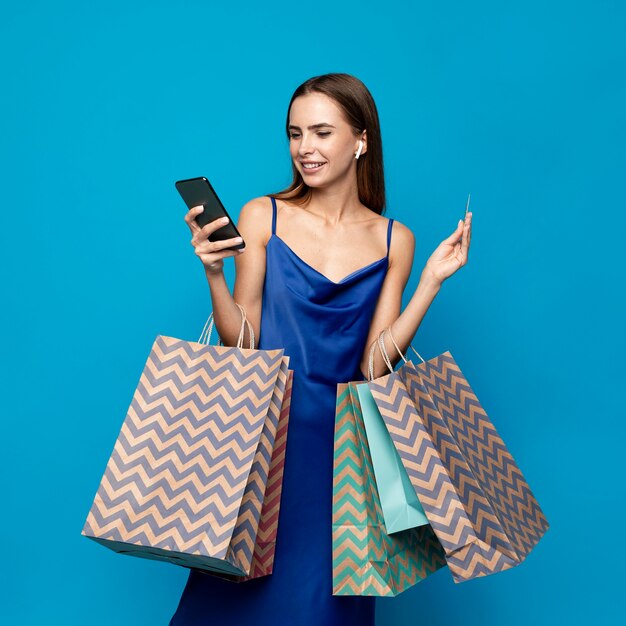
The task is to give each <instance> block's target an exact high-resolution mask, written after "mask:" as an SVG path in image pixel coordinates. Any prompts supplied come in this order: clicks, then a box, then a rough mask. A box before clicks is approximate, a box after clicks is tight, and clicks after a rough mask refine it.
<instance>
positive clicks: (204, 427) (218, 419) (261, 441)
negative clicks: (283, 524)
mask: <svg viewBox="0 0 626 626" xmlns="http://www.w3.org/2000/svg"><path fill="white" fill-rule="evenodd" d="M240 310H241V313H242V325H241V331H240V334H239V340H238V343H237V346H235V347H229V346H222V345H217V346H212V345H209V342H210V335H211V331H212V328H213V319H212V314H211V316H210V317H209V320H207V324H205V327H204V329H203V331H202V334H201V335H200V339H199V340H198V341H197V342H189V341H184V340H181V339H177V338H174V337H168V336H164V335H158V336H157V337H156V339H155V341H154V343H153V346H152V349H151V352H150V354H149V356H148V360H147V362H146V364H145V367H144V370H143V372H142V374H141V377H140V380H139V384H138V386H137V388H136V390H135V393H134V395H133V399H132V402H131V404H130V407H129V409H128V412H127V415H126V418H125V420H124V423H123V424H122V428H121V430H120V433H119V436H118V438H117V441H116V443H115V446H114V449H113V453H112V454H111V457H110V459H109V462H108V464H107V467H106V470H105V473H104V475H103V477H102V480H101V483H100V486H99V488H98V491H97V493H96V496H95V499H94V502H93V505H92V507H91V510H90V511H89V514H88V516H87V520H86V522H85V524H84V527H83V530H82V534H83V535H85V536H86V537H88V538H90V539H93V540H94V541H96V542H98V543H101V544H102V545H104V546H106V547H108V548H110V549H112V550H114V551H116V552H119V553H123V554H129V555H133V556H139V557H143V558H149V559H157V560H163V561H168V562H171V563H174V564H177V565H181V566H184V567H188V568H194V569H200V570H205V571H211V572H218V573H223V574H228V575H234V576H244V577H248V576H251V575H252V576H256V575H263V574H259V572H260V571H267V568H265V570H263V568H259V567H257V569H256V570H253V569H252V568H253V561H254V557H255V554H256V555H257V556H258V557H259V558H261V559H263V555H264V554H267V552H268V550H269V551H270V552H271V546H268V545H267V543H266V544H265V546H261V545H260V546H259V547H258V548H257V543H256V542H257V538H258V530H259V523H260V517H261V511H262V508H263V506H264V503H265V495H266V487H267V484H268V473H269V470H270V469H271V467H270V460H271V459H273V451H274V446H275V440H276V436H277V431H278V430H279V421H280V419H281V417H283V418H284V417H288V411H287V409H286V408H285V410H284V411H281V409H283V401H284V400H285V394H286V391H287V390H288V384H290V377H291V375H292V372H291V371H290V370H289V369H288V365H289V357H287V356H285V354H284V351H283V350H257V349H254V336H253V331H252V326H251V325H250V324H249V322H248V321H247V320H246V316H245V311H244V310H243V308H242V307H240ZM245 324H248V328H249V330H250V347H249V348H243V347H242V346H243V337H244V326H245ZM207 327H208V333H207ZM205 341H206V343H205ZM220 343H221V342H220ZM286 407H288V402H287V404H286ZM281 436H282V437H283V444H284V437H285V432H284V430H283V431H281ZM279 457H280V454H279V456H278V457H277V458H279ZM279 474H280V478H281V479H282V473H281V472H279ZM276 490H277V486H276V485H274V487H273V489H272V490H271V491H270V493H268V496H270V497H271V498H272V503H273V504H272V505H271V506H270V505H269V502H270V501H269V500H268V506H270V508H271V507H272V506H273V510H274V512H277V502H276ZM268 510H269V509H268ZM265 523H266V524H268V523H269V524H270V525H271V522H270V521H269V518H268V519H267V520H266V522H265ZM269 536H271V533H270V534H269ZM263 551H264V552H263ZM271 558H272V559H273V555H272V557H271Z"/></svg>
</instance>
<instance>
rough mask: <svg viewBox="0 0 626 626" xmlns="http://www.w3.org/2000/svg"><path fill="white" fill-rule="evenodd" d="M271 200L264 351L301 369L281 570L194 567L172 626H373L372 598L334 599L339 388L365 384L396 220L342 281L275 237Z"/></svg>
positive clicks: (288, 460)
mask: <svg viewBox="0 0 626 626" xmlns="http://www.w3.org/2000/svg"><path fill="white" fill-rule="evenodd" d="M271 202H272V211H273V215H272V236H271V238H270V240H269V242H268V244H267V248H266V263H267V265H266V274H265V284H264V287H263V306H262V314H261V334H260V337H259V345H258V347H259V348H264V349H274V348H284V349H285V352H286V354H287V355H289V356H290V357H291V360H290V368H291V369H293V370H294V377H293V388H292V398H291V409H290V419H289V429H288V433H287V449H286V457H285V472H284V478H283V491H282V496H281V506H280V516H279V522H278V535H277V539H276V555H275V561H274V571H273V573H272V574H271V575H269V576H265V577H263V578H258V579H254V580H250V581H246V582H243V583H236V582H230V581H227V580H223V579H220V578H217V577H214V576H210V575H206V574H203V573H201V572H197V571H195V570H191V571H190V573H189V578H188V580H187V584H186V586H185V589H184V591H183V593H182V596H181V598H180V602H179V605H178V608H177V610H176V612H175V614H174V616H173V617H172V620H171V622H170V626H200V625H209V624H211V625H213V624H220V625H223V624H232V625H233V626H373V624H374V609H375V598H374V597H368V596H333V595H332V519H331V517H332V477H333V435H334V421H335V400H336V393H337V383H338V382H347V381H351V380H363V375H362V373H361V371H360V367H359V365H360V360H361V356H362V354H363V350H364V349H365V342H366V341H367V336H368V333H369V328H370V322H371V319H372V316H373V314H374V309H375V306H376V303H377V301H378V296H379V294H380V290H381V287H382V284H383V281H384V279H385V276H386V273H387V268H388V265H389V243H390V241H391V228H392V223H393V220H391V219H390V220H389V222H388V227H387V255H386V256H385V257H383V258H381V259H378V260H377V261H374V262H373V263H370V264H369V265H366V266H365V267H362V268H361V269H358V270H356V271H355V272H353V273H352V274H350V275H348V276H346V277H345V278H343V279H342V280H340V281H339V282H334V281H332V280H330V279H329V278H327V277H326V276H324V275H323V274H321V273H320V272H318V271H317V270H315V269H313V268H312V267H311V266H310V265H309V264H308V263H306V262H305V261H303V260H302V259H301V258H300V257H299V256H298V255H297V254H296V253H295V252H294V251H293V250H292V249H291V248H290V247H289V246H288V245H287V244H286V243H285V242H284V241H283V240H282V239H281V238H280V237H279V236H278V235H277V234H276V202H275V200H274V198H271ZM268 208H269V207H268Z"/></svg>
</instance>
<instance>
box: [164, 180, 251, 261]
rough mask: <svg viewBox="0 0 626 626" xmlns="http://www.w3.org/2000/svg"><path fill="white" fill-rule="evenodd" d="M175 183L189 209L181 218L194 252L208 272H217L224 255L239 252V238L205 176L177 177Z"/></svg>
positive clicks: (242, 242) (243, 243) (241, 244)
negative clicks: (178, 178) (190, 236)
mask: <svg viewBox="0 0 626 626" xmlns="http://www.w3.org/2000/svg"><path fill="white" fill-rule="evenodd" d="M175 185H176V189H177V190H178V192H179V193H180V195H181V196H182V198H183V200H184V201H185V204H186V205H187V207H188V208H189V211H188V212H187V215H185V221H186V222H187V225H188V226H189V229H190V230H191V233H192V234H193V237H192V240H191V244H192V245H193V247H194V251H195V253H196V255H197V256H199V257H200V259H201V261H202V263H203V265H204V266H205V268H206V270H207V271H208V272H211V273H217V272H218V271H221V270H222V267H223V259H224V258H226V257H228V256H236V255H239V254H241V253H242V252H243V248H244V247H245V242H244V241H243V238H242V237H241V235H240V234H239V231H238V230H237V228H236V226H235V225H234V224H233V222H232V220H231V219H230V216H229V215H228V213H227V212H226V209H225V208H224V205H223V204H222V203H221V201H220V199H219V198H218V196H217V194H216V193H215V191H214V189H213V187H212V186H211V184H210V183H209V181H208V180H207V179H206V178H204V177H203V176H202V177H198V178H189V179H185V180H179V181H177V182H176V183H175Z"/></svg>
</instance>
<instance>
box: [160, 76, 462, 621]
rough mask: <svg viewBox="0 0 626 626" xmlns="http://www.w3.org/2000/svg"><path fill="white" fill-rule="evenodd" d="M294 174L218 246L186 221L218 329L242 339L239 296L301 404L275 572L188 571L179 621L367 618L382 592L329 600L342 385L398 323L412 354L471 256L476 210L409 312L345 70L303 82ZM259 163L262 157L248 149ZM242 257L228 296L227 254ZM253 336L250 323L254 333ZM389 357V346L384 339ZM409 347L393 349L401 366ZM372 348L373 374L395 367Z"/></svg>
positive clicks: (377, 144) (363, 120)
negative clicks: (277, 353) (251, 576)
mask: <svg viewBox="0 0 626 626" xmlns="http://www.w3.org/2000/svg"><path fill="white" fill-rule="evenodd" d="M287 136H288V138H289V146H290V153H291V158H292V168H293V182H292V184H291V185H290V187H289V188H288V189H286V190H284V191H282V192H280V193H276V194H272V195H270V197H267V196H263V197H260V198H255V199H253V200H251V201H250V202H248V203H247V204H246V205H245V206H244V207H243V208H242V210H241V213H240V217H239V222H238V224H237V227H238V229H239V231H240V232H241V234H242V236H243V238H244V241H245V242H246V247H245V249H242V250H239V251H233V250H227V248H228V247H229V246H232V245H233V244H235V243H237V242H238V240H237V239H229V240H225V241H221V242H214V243H213V242H209V241H208V237H209V235H210V234H211V233H212V232H214V231H215V230H216V229H217V228H220V227H221V226H223V223H215V222H214V223H212V224H208V225H206V226H205V227H204V228H202V229H200V228H199V227H198V225H197V224H196V222H195V221H194V220H195V217H196V216H197V215H198V213H199V212H200V211H201V209H202V207H194V208H192V209H190V210H189V212H188V213H187V215H186V217H185V220H186V222H187V224H188V225H189V228H190V229H191V232H192V234H193V237H192V240H191V243H192V245H193V246H194V249H195V253H196V255H198V257H199V258H200V260H201V261H202V263H203V265H204V267H205V272H206V276H207V280H208V283H209V288H210V291H211V300H212V303H213V314H214V319H215V324H216V327H217V330H218V332H219V336H220V337H221V338H222V340H223V342H224V344H225V345H235V344H236V342H237V338H238V335H239V330H240V323H241V314H240V310H239V308H238V306H237V304H236V303H238V304H240V305H242V306H243V307H244V309H245V311H246V314H247V317H248V319H249V320H250V322H251V323H252V327H253V331H254V333H255V336H256V337H257V340H258V347H259V348H263V349H273V348H284V349H285V352H286V354H287V355H288V356H290V357H291V361H290V368H292V369H293V370H294V379H293V389H292V398H291V413H290V419H289V430H288V435H287V451H286V459H285V470H284V479H283V492H282V497H281V509H280V519H279V524H278V536H277V541H276V555H275V562H274V571H273V574H271V575H270V576H266V577H263V578H259V579H255V580H251V581H246V582H244V583H233V582H229V581H226V580H223V579H220V578H217V577H214V576H210V575H207V574H203V573H201V572H198V571H195V570H192V571H191V572H190V574H189V579H188V581H187V585H186V587H185V590H184V592H183V594H182V597H181V599H180V603H179V606H178V609H177V611H176V613H175V615H174V617H173V618H172V621H171V622H170V623H171V624H172V625H173V626H178V625H184V626H186V625H197V624H225V623H231V624H236V625H237V626H253V625H254V626H262V625H265V624H267V625H270V624H271V625H272V626H291V625H309V624H310V625H313V624H314V625H316V626H318V625H323V626H335V625H337V626H339V625H340V624H341V626H350V625H355V626H357V625H358V626H368V625H371V624H373V623H374V598H373V597H364V596H333V595H332V542H331V533H332V528H331V503H332V465H333V432H334V416H335V399H336V385H337V383H338V382H346V381H349V380H363V379H364V378H365V377H366V374H367V372H368V364H367V359H368V353H369V347H370V346H371V345H372V342H374V341H375V340H376V338H377V337H378V335H379V333H380V332H381V331H382V330H383V329H386V328H389V327H390V328H391V332H392V334H393V337H394V339H395V341H396V343H397V344H398V346H399V347H400V349H403V350H405V349H406V348H407V347H408V345H409V343H410V341H411V340H412V338H413V336H414V335H415V332H416V331H417V328H418V327H419V325H420V323H421V321H422V319H423V317H424V315H425V313H426V311H427V310H428V307H429V306H430V304H431V302H432V301H433V299H434V298H435V296H436V294H437V292H438V291H439V289H440V288H441V284H442V283H443V281H444V280H446V279H447V278H449V277H450V276H451V275H452V274H453V273H454V272H456V271H457V270H458V269H459V268H460V267H462V266H463V265H465V264H466V263H467V257H468V251H469V245H470V236H471V219H472V214H471V213H468V214H467V217H466V219H465V222H463V220H460V221H459V224H458V225H457V228H456V230H455V231H454V232H453V233H452V234H451V235H450V236H449V237H448V238H447V239H445V240H444V241H443V242H442V243H441V244H440V245H439V246H438V247H437V249H436V250H435V251H434V252H433V254H432V255H431V256H430V258H429V259H428V262H427V263H426V266H425V267H424V269H423V271H422V274H421V278H420V282H419V285H418V287H417V289H416V291H415V293H414V295H413V297H412V298H411V300H410V302H409V304H408V305H407V307H406V308H405V309H404V311H402V312H401V300H402V293H403V291H404V288H405V286H406V283H407V281H408V278H409V275H410V272H411V267H412V262H413V252H414V246H415V238H414V236H413V234H412V232H411V231H410V230H409V229H408V228H407V227H406V226H404V225H402V224H400V223H399V222H394V221H393V220H389V219H387V218H385V217H383V216H382V213H383V210H384V207H385V188H384V176H383V159H382V142H381V134H380V127H379V122H378V114H377V111H376V106H375V104H374V101H373V99H372V97H371V94H370V93H369V91H368V90H367V88H366V87H365V85H364V84H363V83H362V82H361V81H360V80H358V79H357V78H355V77H353V76H350V75H348V74H326V75H323V76H316V77H314V78H311V79H309V80H307V81H306V82H305V83H303V84H302V85H300V87H298V88H297V89H296V91H295V93H294V94H293V96H292V99H291V102H290V104H289V108H288V111H287ZM252 158H254V157H252ZM229 256H235V257H236V258H235V265H236V281H235V288H234V294H233V295H231V294H230V291H229V289H228V286H227V284H226V281H225V279H224V274H223V260H224V258H226V257H229ZM245 340H246V342H247V341H248V331H247V330H246V337H245ZM385 345H386V346H387V352H388V353H389V354H390V355H391V354H394V349H393V345H392V344H391V341H390V339H389V338H388V337H385ZM398 358H399V355H397V354H395V358H394V362H396V361H397V359H398ZM386 369H387V368H386V366H385V364H384V361H383V359H382V356H381V355H380V354H379V353H378V352H376V355H375V359H374V376H375V377H378V376H381V375H383V374H384V373H386Z"/></svg>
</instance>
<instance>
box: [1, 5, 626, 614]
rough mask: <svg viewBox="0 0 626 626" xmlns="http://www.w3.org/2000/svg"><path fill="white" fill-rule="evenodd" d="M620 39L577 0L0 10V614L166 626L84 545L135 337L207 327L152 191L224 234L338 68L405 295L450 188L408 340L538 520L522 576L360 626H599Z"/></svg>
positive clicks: (613, 603)
mask: <svg viewBox="0 0 626 626" xmlns="http://www.w3.org/2000/svg"><path fill="white" fill-rule="evenodd" d="M222 4H225V3H222ZM625 31H626V10H625V8H624V5H623V3H618V2H601V1H598V0H596V1H594V2H591V1H590V0H586V1H581V2H577V3H573V4H572V3H568V2H545V1H542V2H539V1H537V0H531V1H527V2H524V3H516V4H515V5H511V6H506V5H503V4H502V3H498V2H483V3H480V2H479V3H466V2H439V3H425V2H418V3H413V4H411V5H409V4H408V3H407V4H404V3H393V2H391V3H388V2H387V3H381V4H377V3H371V2H356V1H354V0H351V1H349V2H346V3H336V2H327V1H326V0H320V1H318V2H315V3H306V4H303V5H301V4H297V3H292V2H275V3H269V2H268V3H256V2H250V3H238V4H235V5H233V6H232V7H231V8H226V7H225V6H216V3H207V2H191V1H187V2H178V3H170V2H162V1H159V2H123V3H122V2H109V3H105V4H101V5H98V4H96V5H94V4H86V3H81V2H67V1H59V2H55V3H44V2H29V3H22V4H18V3H14V4H13V6H11V7H5V8H4V10H3V16H2V21H1V23H0V53H1V58H2V74H1V77H2V78H1V80H2V96H1V116H0V132H1V137H2V140H1V146H2V148H1V161H0V168H1V169H0V172H1V174H0V175H1V176H2V186H1V191H0V193H1V199H0V204H1V206H2V228H1V229H0V237H1V238H2V239H1V243H2V246H1V249H2V263H1V267H2V293H3V298H2V301H3V307H2V314H3V324H4V329H5V331H4V337H3V342H2V343H3V357H4V358H3V359H2V368H3V371H2V378H1V380H2V382H3V404H2V407H3V411H2V417H3V420H2V423H3V453H2V472H1V478H0V480H1V481H2V484H1V487H2V511H3V513H2V522H1V523H2V528H1V530H2V535H1V536H2V538H3V541H4V544H3V545H4V547H3V556H4V566H3V568H2V570H3V572H2V585H1V593H2V596H3V597H2V617H1V618H0V619H1V620H2V622H3V623H6V624H41V623H47V624H53V623H54V624H56V623H58V624H65V625H68V626H69V625H73V624H93V625H109V624H116V625H118V626H123V625H125V624H129V625H130V624H167V621H168V619H169V617H170V615H171V614H172V612H173V611H174V609H175V606H176V604H177V602H178V598H179V596H180V592H181V591H182V588H183V585H184V582H185V579H186V577H187V570H185V569H183V568H178V567H176V566H173V565H169V564H166V563H159V562H155V561H148V560H144V559H138V558H129V557H125V556H120V555H117V554H115V553H113V552H112V551H109V550H106V549H105V548H103V547H101V546H99V545H97V544H95V543H94V542H91V541H89V540H87V539H85V538H84V537H82V536H81V535H80V531H81V528H82V525H83V522H84V520H85V517H86V515H87V512H88V510H89V508H90V506H91V502H92V500H93V497H94V495H95V492H96V489H97V486H98V483H99V481H100V478H101V476H102V473H103V471H104V468H105V465H106V462H107V460H108V457H109V455H110V453H111V450H112V448H113V445H114V443H115V439H116V437H117V434H118V432H119V429H120V426H121V423H122V421H123V419H124V416H125V414H126V410H127V408H128V405H129V403H130V400H131V397H132V394H133V391H134V389H135V386H136V384H137V381H138V379H139V375H140V374H141V370H142V368H143V365H144V363H145V360H146V358H147V355H148V352H149V349H150V347H151V345H152V342H153V340H154V338H155V336H156V335H157V334H166V335H172V336H176V337H180V338H185V339H189V340H196V339H197V338H198V336H199V334H200V330H201V328H202V325H203V324H204V321H205V320H206V318H207V316H208V314H209V312H210V309H211V303H210V300H209V291H208V287H207V284H206V281H205V278H204V273H203V271H202V267H201V264H200V262H199V260H198V259H197V257H195V255H194V254H193V249H192V247H191V245H190V242H189V240H190V233H189V231H188V229H187V226H186V224H185V223H184V221H183V215H184V212H185V209H184V205H183V204H182V201H181V199H180V197H179V196H178V194H177V192H176V190H175V188H174V181H175V180H178V179H180V178H187V177H192V176H200V175H205V176H208V177H209V178H210V179H211V180H212V181H213V182H214V184H215V186H216V189H217V191H218V193H219V194H220V196H221V197H222V199H223V200H224V202H225V204H226V206H227V207H228V208H229V209H230V210H231V211H232V214H233V216H234V217H236V216H237V215H238V213H239V210H240V208H241V206H242V205H243V204H244V203H245V202H247V201H248V200H249V199H250V198H252V197H256V196H259V195H263V194H266V193H268V192H272V191H277V190H279V189H282V188H283V187H285V186H286V185H287V183H288V182H289V180H290V166H289V154H288V148H287V140H286V137H285V134H284V121H285V114H286V110H287V105H288V102H289V98H290V97H291V94H292V92H293V90H294V89H295V88H296V87H297V86H298V85H299V84H300V83H301V82H303V81H304V80H306V79H307V78H309V77H310V76H313V75H317V74H323V73H326V72H334V71H339V72H348V73H351V74H354V75H356V76H358V77H359V78H360V79H361V80H363V81H364V82H365V84H366V85H367V86H368V87H369V89H370V90H371V92H372V94H373V96H374V98H375V100H376V103H377V105H378V109H379V113H380V118H381V124H382V133H383V142H384V156H385V167H386V182H387V190H388V207H389V209H388V213H387V214H388V215H389V216H390V217H394V218H395V219H397V220H399V221H401V222H403V223H404V224H406V225H407V226H409V227H410V228H411V229H412V230H413V232H414V233H415V235H416V240H417V246H416V253H415V262H414V268H413V273H412V276H411V280H410V282H409V285H408V286H407V290H406V292H405V299H406V301H408V298H409V297H410V295H411V294H412V292H413V290H414V289H415V288H416V286H417V280H418V278H419V275H420V272H421V269H422V267H423V265H424V263H425V262H426V259H427V258H428V256H429V255H430V253H431V252H432V250H434V248H435V247H436V246H437V245H438V243H439V242H440V241H441V240H442V239H443V238H444V237H447V236H448V235H449V234H450V233H451V232H452V231H453V230H454V228H455V226H456V223H457V221H458V219H459V218H460V217H462V215H463V211H464V206H465V200H466V198H467V194H468V192H471V193H472V205H471V208H472V210H473V213H474V221H473V238H472V248H471V251H470V259H469V263H468V265H467V266H466V267H464V268H462V270H461V271H460V272H459V273H458V274H456V275H454V276H453V277H452V278H451V279H450V280H449V281H447V282H446V283H445V284H444V286H443V289H442V291H441V292H440V294H439V295H438V297H437V299H436V300H435V302H434V304H433V306H432V307H431V309H430V310H429V312H428V314H427V315H426V318H425V320H424V322H423V324H422V325H421V327H420V328H419V330H418V333H417V335H416V338H415V341H414V345H415V347H416V348H417V349H418V351H419V352H420V353H421V354H422V355H423V356H425V357H426V356H427V357H428V358H430V357H433V356H435V355H437V354H440V353H441V352H444V351H445V350H448V349H449V350H450V351H451V352H452V354H453V355H454V357H455V359H456V360H457V362H458V363H459V365H460V366H461V368H462V369H463V371H464V372H465V374H466V376H467V378H468V380H469V381H470V384H471V385H472V386H473V388H474V390H475V391H476V393H477V395H478V397H479V398H480V399H481V401H482V403H483V405H484V407H485V409H486V410H487V412H488V414H489V415H490V417H491V418H492V420H493V422H494V424H495V425H496V427H497V428H498V430H499V432H500V434H501V435H502V437H503V438H504V440H505V442H506V443H507V445H508V446H509V449H510V451H511V453H512V454H513V455H514V457H515V459H516V460H517V462H518V464H519V466H520V468H521V470H522V472H523V473H524V475H525V476H526V478H527V480H528V482H529V484H530V487H531V489H532V490H533V492H534V494H535V496H536V497H537V499H538V501H539V503H540V504H541V506H542V508H543V510H544V512H545V514H546V516H547V518H548V520H549V522H550V524H551V528H550V530H549V531H548V533H547V534H546V536H545V537H544V538H543V539H542V540H541V541H540V543H539V545H538V546H537V547H536V549H535V550H534V551H533V552H532V553H531V554H530V556H529V557H528V559H527V560H526V561H525V562H524V563H523V564H522V565H520V566H519V567H517V568H514V569H512V570H509V571H506V572H503V573H501V574H497V575H495V576H490V577H486V578H481V579H477V580H474V581H470V582H467V583H463V584H460V585H456V584H454V583H453V582H452V579H451V576H450V574H449V572H448V571H447V570H446V569H444V570H441V571H439V572H438V573H437V574H435V575H434V576H432V577H431V578H429V579H427V580H426V581H425V582H423V583H421V584H420V585H418V586H416V587H414V588H412V589H410V590H409V591H407V592H405V593H404V594H402V595H401V596H399V597H398V598H395V599H381V600H379V601H378V603H377V617H378V623H379V624H380V625H381V626H385V625H389V624H420V625H424V626H452V625H457V624H463V625H464V626H475V625H476V626H477V625H480V626H489V625H501V624H506V625H522V624H524V625H527V624H529V623H531V624H535V625H540V624H577V623H598V624H617V623H622V621H623V619H624V593H623V590H622V587H623V583H624V576H623V573H622V567H621V565H622V560H623V557H624V548H623V546H622V537H621V532H623V528H624V521H623V520H624V513H625V506H624V502H625V495H626V494H625V489H624V466H623V460H622V459H623V442H624V436H625V427H624V421H625V417H626V415H625V413H626V411H625V409H624V380H625V379H626V369H625V367H624V348H625V347H626V346H625V344H626V341H625V333H624V327H623V324H624V319H626V307H625V304H624V294H625V289H624V286H625V285H624V282H625V281H624V235H626V218H625V210H624V198H625V197H626V189H625V188H624V187H625V185H624V173H625V171H626V169H625V167H626V158H625V145H626V136H625V135H626V134H625V132H624V131H625V128H624V126H625V124H624V115H623V112H624V110H626V88H625V81H624V76H626V71H625V70H626V64H625V57H626V44H625V41H626V36H625V35H626V32H625ZM227 274H228V279H229V281H230V284H231V286H232V282H233V278H234V276H233V264H232V261H229V262H227ZM303 584H304V583H303Z"/></svg>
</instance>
